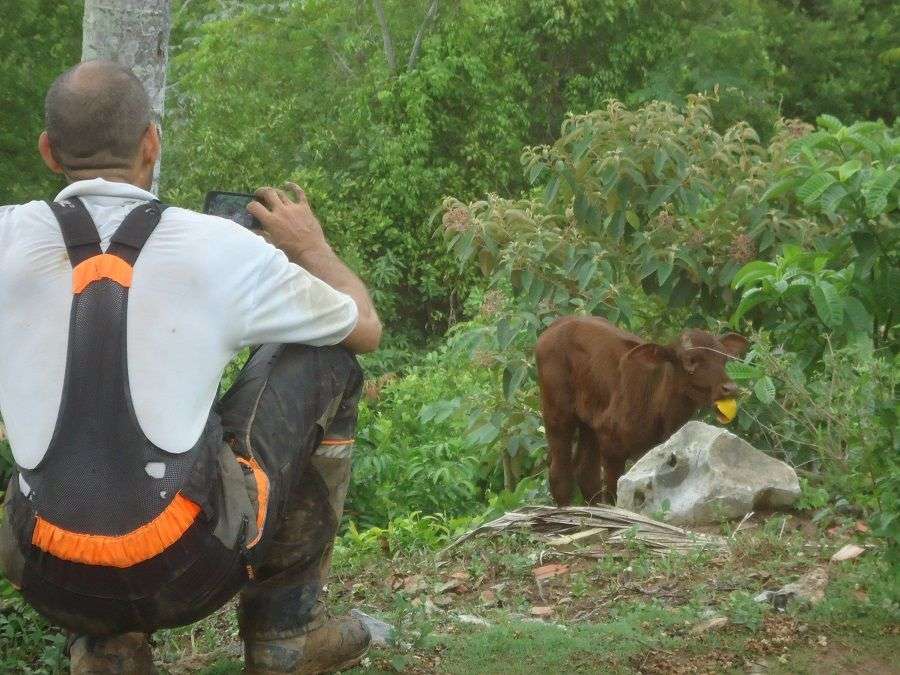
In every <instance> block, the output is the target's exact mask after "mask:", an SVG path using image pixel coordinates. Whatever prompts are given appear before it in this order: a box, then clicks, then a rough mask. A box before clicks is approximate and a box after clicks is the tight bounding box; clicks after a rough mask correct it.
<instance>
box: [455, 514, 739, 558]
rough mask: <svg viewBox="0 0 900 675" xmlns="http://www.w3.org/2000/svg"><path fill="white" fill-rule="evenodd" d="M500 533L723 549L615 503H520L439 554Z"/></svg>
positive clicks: (661, 549)
mask: <svg viewBox="0 0 900 675" xmlns="http://www.w3.org/2000/svg"><path fill="white" fill-rule="evenodd" d="M503 532H526V533H529V534H531V535H532V536H534V537H535V538H538V539H541V540H542V541H545V542H546V543H547V544H548V545H549V546H551V547H553V548H566V547H571V546H574V545H578V544H581V543H587V542H588V541H591V542H594V541H596V540H601V541H603V542H604V543H606V544H616V545H626V544H627V543H629V542H632V541H633V542H640V543H641V544H644V545H646V546H648V547H649V548H650V549H651V550H652V551H653V552H655V553H668V552H671V551H681V552H685V553H686V552H690V551H696V550H704V549H712V550H716V551H724V550H726V549H727V541H726V540H725V539H724V538H723V537H719V536H716V535H709V534H701V533H699V532H691V531H690V530H685V529H683V528H680V527H676V526H675V525H669V524H668V523H661V522H659V521H657V520H653V519H651V518H647V517H646V516H642V515H640V514H638V513H633V512H631V511H626V510H625V509H620V508H618V507H615V506H575V507H553V506H523V507H522V508H519V509H516V510H515V511H510V512H509V513H506V514H504V515H502V516H500V517H499V518H497V519H496V520H492V521H491V522H489V523H485V524H484V525H480V526H478V527H476V528H475V529H473V530H470V531H469V532H466V533H465V534H464V535H462V536H461V537H459V538H458V539H456V541H454V542H453V543H451V544H450V545H449V546H447V547H446V548H445V549H444V550H443V551H441V552H440V554H439V557H440V556H443V555H444V554H445V553H446V552H447V551H450V550H451V549H454V548H456V547H457V546H459V545H460V544H462V543H463V542H465V541H468V540H469V539H472V538H474V537H479V536H497V535H499V534H501V533H503ZM592 557H598V556H597V554H595V555H592Z"/></svg>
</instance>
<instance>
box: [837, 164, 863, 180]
mask: <svg viewBox="0 0 900 675" xmlns="http://www.w3.org/2000/svg"><path fill="white" fill-rule="evenodd" d="M861 168H862V162H860V161H859V160H858V159H849V160H847V161H846V162H844V163H843V164H841V165H840V166H839V167H838V178H839V179H840V181H841V182H842V183H843V182H845V181H847V179H849V178H852V177H853V176H854V175H856V172H857V171H859V170H860V169H861Z"/></svg>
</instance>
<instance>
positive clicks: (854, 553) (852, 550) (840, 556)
mask: <svg viewBox="0 0 900 675" xmlns="http://www.w3.org/2000/svg"><path fill="white" fill-rule="evenodd" d="M865 552H866V549H864V548H863V547H862V546H857V545H856V544H847V545H846V546H844V547H842V548H841V550H839V551H838V552H837V553H835V554H834V555H833V556H831V562H843V561H845V560H853V558H858V557H859V556H861V555H862V554H863V553H865Z"/></svg>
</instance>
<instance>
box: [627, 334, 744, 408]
mask: <svg viewBox="0 0 900 675" xmlns="http://www.w3.org/2000/svg"><path fill="white" fill-rule="evenodd" d="M747 346H748V343H747V339H746V338H745V337H743V336H742V335H738V334H737V333H728V334H727V335H723V336H721V337H716V336H715V335H713V334H712V333H708V332H707V331H705V330H688V331H685V332H684V333H682V334H681V336H680V337H679V339H678V340H677V341H675V342H674V343H672V344H671V345H658V344H654V343H652V342H648V343H644V344H642V345H638V346H637V347H634V348H633V349H631V350H630V351H629V352H628V353H627V354H626V355H625V359H626V360H629V361H632V362H635V363H636V364H639V365H640V366H642V367H644V368H657V367H659V366H661V365H663V364H665V363H670V364H672V365H673V366H674V369H675V375H676V377H675V378H674V382H673V386H674V387H676V388H677V390H675V391H673V392H672V395H673V396H679V397H683V398H687V399H688V400H690V401H691V402H692V403H694V404H695V405H697V406H698V407H699V406H706V405H709V406H713V407H715V404H716V401H721V400H723V399H730V398H734V396H735V394H737V391H738V388H737V385H736V384H735V383H734V382H732V381H731V378H729V377H728V374H727V373H726V372H725V362H726V361H727V360H728V359H729V358H740V357H741V356H743V354H744V352H746V351H747ZM623 372H624V371H623ZM716 414H717V415H718V417H719V420H720V421H728V418H725V417H724V415H723V414H722V413H721V412H720V411H719V410H717V411H716Z"/></svg>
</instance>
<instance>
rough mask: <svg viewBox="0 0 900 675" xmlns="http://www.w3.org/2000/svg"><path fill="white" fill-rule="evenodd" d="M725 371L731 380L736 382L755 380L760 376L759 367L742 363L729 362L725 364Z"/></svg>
mask: <svg viewBox="0 0 900 675" xmlns="http://www.w3.org/2000/svg"><path fill="white" fill-rule="evenodd" d="M725 371H726V372H727V373H728V376H729V377H730V378H731V379H732V380H735V381H737V382H744V381H747V380H755V379H756V378H758V377H761V376H762V371H761V370H760V369H759V367H757V366H754V365H752V364H750V363H744V362H743V361H729V362H728V363H726V364H725Z"/></svg>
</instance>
